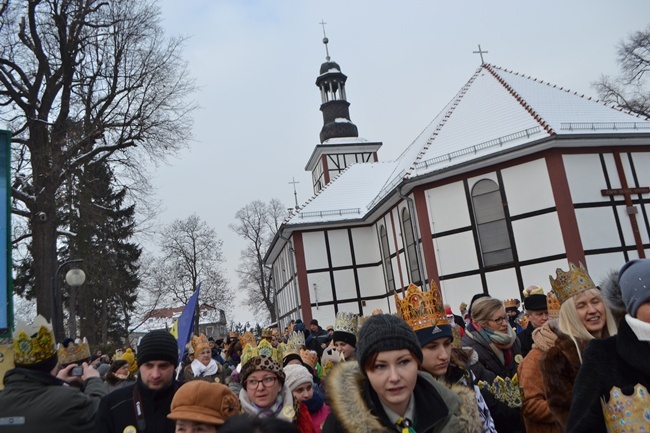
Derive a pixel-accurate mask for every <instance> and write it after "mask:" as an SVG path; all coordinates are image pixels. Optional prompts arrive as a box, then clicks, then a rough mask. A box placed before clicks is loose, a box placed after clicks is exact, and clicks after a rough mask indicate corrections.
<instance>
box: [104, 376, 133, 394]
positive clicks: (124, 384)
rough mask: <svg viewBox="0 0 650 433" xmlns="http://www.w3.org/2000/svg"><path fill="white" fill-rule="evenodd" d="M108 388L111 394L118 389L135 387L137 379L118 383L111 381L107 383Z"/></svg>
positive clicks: (123, 380)
mask: <svg viewBox="0 0 650 433" xmlns="http://www.w3.org/2000/svg"><path fill="white" fill-rule="evenodd" d="M105 383H106V386H107V387H108V393H109V394H110V393H111V392H113V391H117V390H118V389H122V388H126V387H127V386H129V385H133V384H134V383H135V379H128V378H127V379H122V380H118V381H115V382H113V381H111V382H109V381H108V380H107V381H105Z"/></svg>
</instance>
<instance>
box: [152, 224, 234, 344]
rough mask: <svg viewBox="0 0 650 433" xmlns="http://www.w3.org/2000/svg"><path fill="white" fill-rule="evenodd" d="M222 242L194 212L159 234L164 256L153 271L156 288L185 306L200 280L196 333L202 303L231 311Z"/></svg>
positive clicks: (231, 300)
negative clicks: (223, 268)
mask: <svg viewBox="0 0 650 433" xmlns="http://www.w3.org/2000/svg"><path fill="white" fill-rule="evenodd" d="M222 245H223V242H222V241H221V240H220V239H219V238H217V234H216V232H215V231H214V229H212V228H211V227H209V226H208V225H207V224H206V223H205V222H204V221H201V219H200V218H199V217H198V216H196V215H190V216H189V217H188V218H187V219H184V220H176V221H174V222H173V223H172V224H170V225H169V226H167V227H166V228H165V229H164V230H163V232H162V234H161V243H160V248H161V251H162V253H163V256H162V258H161V259H160V260H159V261H158V263H157V265H156V269H155V271H154V277H155V279H156V280H157V282H158V284H159V286H158V291H159V293H163V294H164V296H166V297H167V298H169V299H170V300H171V302H172V303H173V304H175V305H176V306H177V305H179V304H181V305H185V304H187V302H188V301H189V299H190V296H192V293H194V290H195V288H196V286H197V285H198V284H199V283H201V293H200V296H199V302H197V306H196V314H195V320H194V329H195V330H196V331H197V332H198V329H199V323H198V322H199V315H198V311H199V305H200V304H201V303H205V304H209V305H212V306H214V307H216V308H220V309H223V310H224V311H226V312H230V311H231V310H232V305H233V299H234V294H233V292H232V291H231V290H230V289H229V288H228V281H227V280H226V278H225V276H224V273H223V270H222V268H221V265H222V263H223V262H224V258H223V251H222Z"/></svg>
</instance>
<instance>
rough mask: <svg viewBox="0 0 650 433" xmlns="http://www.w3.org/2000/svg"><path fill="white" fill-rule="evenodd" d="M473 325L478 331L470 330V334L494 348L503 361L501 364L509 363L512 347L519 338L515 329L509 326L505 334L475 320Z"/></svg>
mask: <svg viewBox="0 0 650 433" xmlns="http://www.w3.org/2000/svg"><path fill="white" fill-rule="evenodd" d="M472 325H473V326H474V328H475V329H476V332H470V333H469V334H470V336H471V337H472V338H474V339H475V340H478V341H479V342H480V343H481V344H483V345H484V346H486V347H489V348H490V349H492V351H493V352H494V354H495V355H496V356H497V358H499V361H501V364H503V365H504V366H505V365H509V364H510V361H512V350H510V349H511V348H512V345H513V344H514V343H515V340H516V339H517V334H515V331H514V330H513V329H512V328H511V327H510V326H508V332H507V333H506V334H504V333H502V332H498V331H495V330H493V329H490V328H483V327H482V326H481V325H479V324H478V323H476V322H474V321H472ZM477 337H478V338H477Z"/></svg>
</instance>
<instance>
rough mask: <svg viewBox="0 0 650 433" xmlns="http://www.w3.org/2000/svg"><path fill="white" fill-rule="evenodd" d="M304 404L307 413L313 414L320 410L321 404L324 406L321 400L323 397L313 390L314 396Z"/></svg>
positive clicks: (323, 401)
mask: <svg viewBox="0 0 650 433" xmlns="http://www.w3.org/2000/svg"><path fill="white" fill-rule="evenodd" d="M303 403H305V406H307V410H308V411H309V413H315V412H318V411H319V410H320V408H321V407H323V404H325V400H324V399H323V396H322V395H321V393H320V392H319V391H317V390H316V389H314V395H313V397H312V398H310V399H309V400H305V401H303Z"/></svg>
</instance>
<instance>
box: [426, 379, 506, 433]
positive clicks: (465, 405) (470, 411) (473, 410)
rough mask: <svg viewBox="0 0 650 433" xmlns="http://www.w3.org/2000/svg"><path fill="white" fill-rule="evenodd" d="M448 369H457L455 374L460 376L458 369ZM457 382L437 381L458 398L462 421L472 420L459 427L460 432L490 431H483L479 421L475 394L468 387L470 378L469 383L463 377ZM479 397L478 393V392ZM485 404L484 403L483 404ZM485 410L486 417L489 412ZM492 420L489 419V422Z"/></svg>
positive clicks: (470, 386) (476, 432)
mask: <svg viewBox="0 0 650 433" xmlns="http://www.w3.org/2000/svg"><path fill="white" fill-rule="evenodd" d="M449 368H450V369H451V368H454V369H457V370H456V372H457V373H459V375H460V374H462V373H461V370H460V368H458V367H455V366H449ZM468 374H470V375H471V373H469V372H468ZM456 379H457V380H446V378H438V380H439V381H440V382H441V383H442V384H443V385H445V386H446V387H447V388H448V389H449V390H450V391H451V392H453V393H454V394H456V395H457V396H458V397H460V400H461V403H460V407H461V411H463V412H464V413H463V415H464V416H463V419H468V420H472V422H469V423H468V424H467V425H464V426H461V427H462V431H463V432H465V433H483V432H484V431H485V432H488V431H490V430H484V428H483V421H482V419H481V415H480V413H479V406H478V402H477V399H476V393H475V391H474V386H473V385H470V384H471V383H472V381H471V378H469V380H470V381H469V383H470V384H468V382H467V380H466V379H465V378H464V377H458V376H457V377H456ZM479 395H480V392H479ZM484 404H485V402H484ZM485 409H486V410H487V412H488V415H489V413H490V411H489V410H488V409H487V406H486V407H485ZM491 420H492V418H491V417H490V421H491ZM492 430H494V425H493V424H492Z"/></svg>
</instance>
